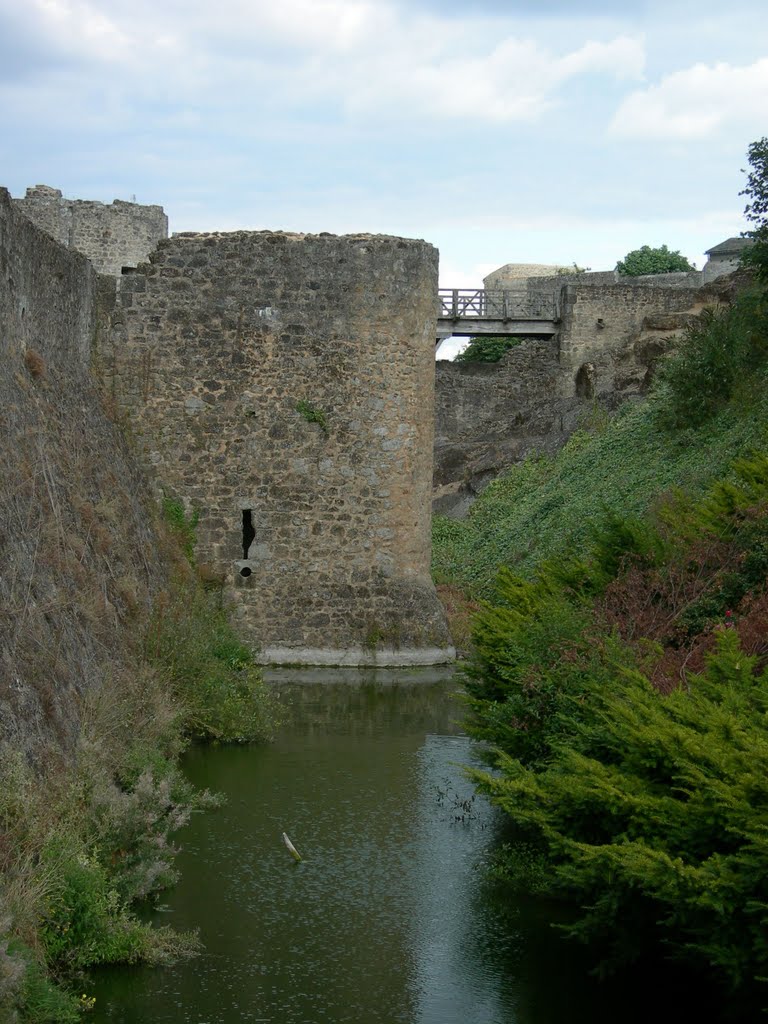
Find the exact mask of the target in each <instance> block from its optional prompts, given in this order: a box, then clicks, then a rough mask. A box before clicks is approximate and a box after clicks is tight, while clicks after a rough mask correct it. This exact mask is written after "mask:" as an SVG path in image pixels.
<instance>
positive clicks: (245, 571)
mask: <svg viewBox="0 0 768 1024" xmlns="http://www.w3.org/2000/svg"><path fill="white" fill-rule="evenodd" d="M251 572H252V570H251V567H250V566H249V565H244V566H243V568H242V569H241V570H240V575H241V576H245V578H246V579H248V577H249V576H250V575H251Z"/></svg>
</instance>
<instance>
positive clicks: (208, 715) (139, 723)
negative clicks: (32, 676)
mask: <svg viewBox="0 0 768 1024" xmlns="http://www.w3.org/2000/svg"><path fill="white" fill-rule="evenodd" d="M166 513H167V515H166V520H167V521H166V524H165V527H162V526H161V525H160V524H157V527H158V530H159V531H160V532H161V533H164V536H165V539H164V541H163V543H162V545H161V546H162V550H163V552H164V556H165V558H166V560H167V562H166V564H167V568H168V583H167V585H166V587H164V588H163V589H162V590H161V591H160V592H159V593H158V594H157V595H156V597H155V600H154V602H153V604H152V606H151V608H147V610H146V611H144V610H142V609H141V608H140V607H138V606H136V607H135V608H134V609H133V611H132V613H131V614H132V632H133V636H134V643H133V646H132V649H131V650H130V651H129V652H126V650H121V651H120V657H119V658H117V657H116V658H115V671H114V673H113V675H112V676H111V677H109V678H107V679H104V680H103V682H102V685H100V686H96V687H91V688H89V689H87V690H85V691H84V693H83V694H82V696H81V699H80V704H79V708H78V718H79V731H78V736H77V739H76V742H75V745H74V749H73V750H72V751H71V752H69V754H68V755H64V754H63V753H60V752H57V751H56V749H55V747H53V745H51V746H50V747H49V748H48V750H47V751H46V756H45V758H43V759H41V761H40V762H39V763H38V764H34V763H33V762H31V761H30V759H29V758H27V757H25V756H24V755H23V754H22V753H20V752H19V751H14V750H13V749H12V748H11V747H10V746H6V747H5V748H3V749H2V751H0V871H1V872H2V873H1V875H0V901H1V902H0V1017H2V1019H3V1020H9V1021H19V1022H34V1024H48V1022H50V1024H54V1022H69V1021H75V1020H78V1019H79V1017H80V1014H81V1013H82V1011H83V1010H87V1009H88V1008H89V1006H90V1005H91V999H90V997H89V996H88V993H87V989H86V990H83V983H82V981H80V980H79V978H80V973H81V971H82V970H83V969H84V968H86V967H90V966H92V965H96V964H103V963H136V962H144V963H150V964H167V963H171V962H173V961H174V960H175V959H177V958H179V957H183V956H189V955H192V954H194V953H195V952H196V950H197V939H196V937H195V936H194V935H190V934H181V933H178V932H174V931H173V930H172V929H170V928H155V927H151V926H149V925H147V924H144V923H142V922H140V921H139V919H138V918H137V917H136V915H135V913H134V910H133V907H134V906H135V904H136V903H137V901H140V900H145V899H147V898H148V897H151V896H152V895H153V894H155V893H157V892H158V891H160V890H161V889H163V888H165V887H167V886H168V885H170V884H172V883H173V881H174V880H175V877H176V876H175V871H174V867H173V861H174V856H175V853H176V848H175V846H174V835H175V833H176V832H177V831H178V829H180V828H181V827H182V826H183V825H184V824H185V822H186V821H187V820H188V818H189V816H190V814H192V813H194V812H195V811H197V810H200V809H202V808H205V807H210V806H212V805H215V803H216V798H215V797H213V796H212V795H211V794H209V793H198V792H195V791H193V789H192V787H191V786H190V785H189V784H188V783H187V782H186V780H185V779H184V777H183V775H182V773H181V771H180V769H179V756H180V755H181V753H182V752H183V750H184V748H185V746H186V745H187V744H188V743H189V742H191V741H193V740H209V741H210V740H214V741H221V742H245V741H254V740H255V741H258V740H264V739H266V738H268V737H269V735H270V734H271V732H272V730H273V728H274V724H275V714H276V708H275V705H274V703H273V700H272V698H271V697H270V696H269V694H268V692H267V690H266V688H265V686H264V684H263V681H262V678H261V675H260V672H259V670H258V669H257V667H256V666H255V665H254V663H253V659H252V656H251V654H250V652H249V651H248V650H247V649H246V648H245V647H244V646H243V645H242V644H241V643H240V642H239V641H238V640H237V638H236V637H235V636H234V634H233V632H232V630H231V628H230V626H229V624H228V622H227V618H226V615H225V613H224V611H223V609H222V608H221V606H220V595H219V594H218V593H217V592H216V591H211V590H209V589H206V588H205V587H204V586H203V584H202V583H201V581H200V580H199V579H198V578H197V575H196V573H195V571H194V568H193V567H192V566H191V565H190V564H189V562H188V561H187V560H186V558H185V557H184V555H183V553H182V552H183V550H184V548H186V549H187V553H189V548H190V537H191V533H190V530H191V523H190V521H188V520H187V519H186V517H184V515H183V513H181V512H180V510H179V509H178V507H169V508H167V509H166ZM116 653H117V652H116Z"/></svg>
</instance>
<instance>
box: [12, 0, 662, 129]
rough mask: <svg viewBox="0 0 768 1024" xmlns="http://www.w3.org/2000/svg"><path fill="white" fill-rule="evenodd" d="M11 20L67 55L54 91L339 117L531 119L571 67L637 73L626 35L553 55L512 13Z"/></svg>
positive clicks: (61, 12) (372, 8)
mask: <svg viewBox="0 0 768 1024" xmlns="http://www.w3.org/2000/svg"><path fill="white" fill-rule="evenodd" d="M11 2H12V0H0V8H2V6H3V5H4V4H5V3H11ZM13 17H14V19H15V20H16V21H17V22H18V23H19V24H21V23H22V22H24V23H25V25H26V27H27V28H28V29H31V30H33V32H34V35H35V38H36V39H37V44H38V46H39V48H40V50H41V52H47V53H49V54H51V55H53V54H55V55H57V56H60V55H61V54H62V53H64V54H65V55H66V56H67V57H68V58H69V60H70V61H71V62H75V65H76V68H77V72H76V75H73V76H72V77H71V79H70V80H69V82H68V83H62V82H61V81H58V82H57V83H56V85H55V89H54V91H56V92H59V91H60V90H61V88H62V86H64V87H65V88H72V89H73V91H76V90H77V86H78V82H77V81H76V80H75V79H77V78H79V79H80V85H81V87H82V89H83V91H85V92H87V93H89V95H88V97H87V98H88V101H89V102H92V98H93V87H94V82H98V81H99V79H101V80H103V82H104V84H105V86H106V87H107V88H108V89H110V90H112V91H115V90H118V89H121V88H122V89H123V90H125V92H126V95H127V96H129V97H134V96H136V97H137V96H141V97H142V98H143V99H145V100H146V99H149V98H150V97H152V96H153V95H154V96H155V97H156V98H157V101H158V102H162V103H163V104H164V105H165V106H166V107H173V106H175V105H177V104H182V103H183V106H184V108H186V109H189V108H190V107H192V106H194V105H196V104H199V105H201V106H202V107H203V109H208V110H222V112H223V114H224V117H225V118H226V116H227V113H228V112H233V111H237V112H245V111H248V112H254V113H255V112H257V111H259V110H276V109H278V108H280V107H283V108H292V109H301V108H311V107H312V106H313V105H317V104H318V103H320V102H325V103H326V104H328V103H330V104H331V105H332V108H333V109H335V111H336V112H337V114H338V113H339V112H341V113H342V114H343V115H344V116H345V117H346V118H347V119H348V120H351V121H353V122H358V121H362V120H365V119H369V118H370V117H371V116H373V117H374V118H375V117H376V116H382V117H384V118H386V119H388V120H392V119H393V118H394V119H396V120H397V121H399V122H400V123H403V124H405V123H409V122H413V121H415V120H417V119H419V118H424V117H427V118H431V119H434V120H436V121H475V122H478V121H479V122H500V123H503V122H515V121H531V120H535V119H537V118H539V117H541V115H542V114H543V113H544V112H545V111H546V110H547V109H549V108H550V107H551V106H552V105H553V104H554V103H555V102H556V101H557V94H558V91H559V90H561V89H562V87H563V86H564V85H565V83H567V82H569V81H571V80H573V79H574V78H576V77H577V76H582V75H590V74H600V75H606V76H610V77H612V78H614V79H623V78H626V77H627V76H629V77H639V76H640V74H641V72H642V67H643V62H644V47H643V43H642V41H641V40H639V39H636V38H630V37H627V36H621V35H619V36H616V37H615V38H612V39H608V40H607V41H595V40H588V41H586V42H583V43H582V42H581V41H578V42H577V43H576V44H574V47H573V49H565V50H564V51H562V50H561V52H558V51H557V49H555V48H552V47H550V46H548V45H547V44H546V43H542V42H539V41H536V40H534V39H529V38H521V37H519V36H517V35H515V34H512V33H511V26H512V25H513V24H514V23H513V22H512V21H510V22H509V24H508V25H507V32H508V34H502V35H501V36H499V35H498V34H491V33H489V30H488V27H487V25H483V24H482V23H480V24H479V23H478V22H477V20H476V19H473V18H472V17H469V16H468V17H467V18H465V19H460V18H455V17H454V18H450V19H446V18H440V17H439V16H438V15H433V14H425V13H421V12H419V11H418V10H416V11H413V10H403V9H402V8H399V7H397V6H394V5H393V4H392V3H390V2H386V0H281V2H280V3H274V2H273V0H218V2H217V3H216V4H210V3H209V2H207V0H188V2H187V3H182V2H181V0H165V2H161V3H154V2H153V3H151V2H150V0H135V2H134V3H133V4H131V5H130V7H126V6H125V4H124V3H123V2H118V0H29V3H28V5H25V7H23V8H18V7H17V8H15V13H14V14H13ZM499 29H500V23H499V24H497V25H496V30H497V33H498V30H499ZM51 73H53V72H51ZM40 85H41V83H40V80H39V78H38V80H37V87H38V88H39V87H40ZM97 89H98V85H97ZM76 98H77V97H75V99H76ZM76 105H77V104H76ZM240 120H241V122H242V123H244V124H247V123H248V121H247V120H246V121H243V119H242V117H241V118H240Z"/></svg>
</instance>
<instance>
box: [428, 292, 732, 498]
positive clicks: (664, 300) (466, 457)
mask: <svg viewBox="0 0 768 1024" xmlns="http://www.w3.org/2000/svg"><path fill="white" fill-rule="evenodd" d="M723 287H726V286H723ZM718 299H719V296H718V292H717V287H716V285H712V286H710V287H708V288H699V289H697V288H684V287H676V288H670V287H668V286H665V285H660V286H659V287H656V288H654V287H651V286H649V285H648V284H647V283H645V282H643V283H636V282H633V283H632V284H597V283H593V282H581V281H579V282H578V283H571V284H565V285H563V286H561V290H560V299H559V304H560V315H561V324H560V331H559V334H557V335H555V336H554V337H552V338H550V339H543V340H527V341H524V342H523V343H522V344H520V345H519V346H517V347H515V348H513V349H511V350H510V351H509V352H507V353H506V354H505V356H504V357H503V358H502V359H501V361H500V362H498V363H491V364H482V363H475V364H466V365H462V364H457V363H449V362H438V364H437V384H436V403H437V413H436V440H435V475H434V507H435V510H436V511H438V512H442V513H444V514H448V515H453V516H461V515H463V514H464V513H465V512H466V511H467V509H468V508H469V506H470V504H471V503H472V501H473V500H474V497H475V495H476V494H477V493H478V492H479V491H480V490H482V488H483V487H484V486H485V485H486V484H487V483H489V482H490V481H491V480H492V479H493V478H494V477H495V476H497V475H498V474H499V473H500V472H501V471H502V470H503V469H505V468H506V467H508V466H511V465H513V464H514V463H515V462H518V461H520V460H521V459H523V458H525V457H526V456H527V455H529V454H530V453H532V452H546V453H552V452H554V451H556V450H557V449H558V448H560V447H561V446H562V445H563V444H564V443H565V441H566V440H567V439H568V437H570V435H571V434H572V433H573V432H574V431H575V430H576V429H578V427H579V425H580V423H582V422H584V420H585V418H588V417H589V416H590V415H591V413H592V410H593V408H594V406H595V403H597V404H598V405H599V406H600V407H602V408H603V409H607V410H612V409H615V408H616V407H617V406H618V405H620V404H621V403H622V402H624V401H627V400H628V399H632V398H637V397H638V396H640V395H642V394H643V393H645V391H646V390H647V388H648V386H649V384H650V380H651V377H652V375H653V369H654V366H655V364H656V362H657V361H658V359H659V358H660V357H661V356H662V355H663V354H664V353H665V352H666V351H667V350H668V349H669V347H670V346H671V345H672V344H674V340H675V338H676V337H677V335H678V333H679V331H680V330H681V328H682V327H684V326H685V324H686V323H688V322H690V321H691V319H692V318H693V317H695V316H696V315H697V314H698V313H699V312H700V311H701V309H702V308H703V307H704V306H705V305H707V304H712V303H716V302H717V301H718Z"/></svg>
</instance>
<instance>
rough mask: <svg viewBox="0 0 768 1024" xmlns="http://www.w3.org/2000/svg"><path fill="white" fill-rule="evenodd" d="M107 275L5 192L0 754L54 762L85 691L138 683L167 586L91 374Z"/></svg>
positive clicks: (126, 460)
mask: <svg viewBox="0 0 768 1024" xmlns="http://www.w3.org/2000/svg"><path fill="white" fill-rule="evenodd" d="M103 283H104V282H103V279H102V281H100V280H98V277H97V274H96V273H95V271H94V269H93V267H92V266H91V264H90V263H89V262H88V260H87V259H86V258H85V257H84V256H82V255H81V254H80V253H77V252H73V251H71V250H68V249H66V248H64V247H63V246H62V245H59V244H58V243H57V242H56V241H55V240H54V239H53V238H51V237H50V236H49V235H47V234H45V233H44V232H43V231H40V230H39V229H38V228H37V227H35V225H33V224H31V223H30V222H29V220H28V219H27V218H26V217H23V216H22V215H21V214H20V213H19V211H18V210H17V209H16V208H15V205H14V204H13V203H12V201H11V197H10V196H9V194H8V192H7V191H6V190H5V189H0V436H2V445H0V524H1V525H0V565H1V566H2V568H0V748H1V747H2V746H3V744H4V743H10V745H11V746H12V748H13V749H16V750H20V751H24V752H25V753H26V754H28V755H29V757H30V758H34V757H38V758H40V759H41V761H43V763H45V764H46V765H47V766H48V767H50V766H51V765H52V764H56V763H58V762H57V760H56V759H58V758H59V756H60V755H61V754H62V753H65V752H66V753H71V752H72V751H73V750H74V748H75V746H76V743H77V738H78V734H79V732H80V729H81V726H82V721H81V715H82V714H83V708H84V706H85V703H86V698H87V697H88V695H89V694H91V693H96V692H98V691H100V690H103V691H104V692H105V693H107V694H109V693H111V692H113V688H115V687H116V686H117V685H118V682H119V681H121V680H125V679H130V680H135V679H136V677H137V672H138V665H137V660H136V657H135V652H134V644H135V638H136V628H137V627H136V615H137V614H139V609H141V610H142V612H146V611H147V610H148V606H149V603H150V595H151V594H152V593H155V592H156V591H157V589H158V588H159V587H160V586H161V585H162V583H163V582H164V580H163V575H164V570H163V569H162V566H161V558H160V555H159V553H158V543H157V539H156V537H155V535H154V532H153V522H152V514H151V512H150V500H151V499H150V495H149V492H148V489H147V488H146V485H145V483H144V478H143V476H142V474H141V472H140V470H139V468H138V465H137V463H136V460H135V459H134V458H133V456H132V453H131V452H130V451H129V449H128V446H127V444H126V442H125V439H124V437H123V435H122V434H121V432H120V431H119V430H118V428H117V427H116V426H115V424H114V423H112V422H110V420H109V419H108V418H107V416H106V415H105V413H104V410H103V407H102V402H101V396H100V394H99V392H98V390H97V388H96V387H95V386H94V382H93V380H92V378H91V374H90V360H91V351H92V343H93V340H94V338H95V336H96V334H97V332H98V329H99V326H100V321H101V314H100V313H99V306H100V300H101V289H102V284H103ZM106 284H107V285H112V290H113V291H114V283H113V282H106ZM124 692H125V691H124Z"/></svg>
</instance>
